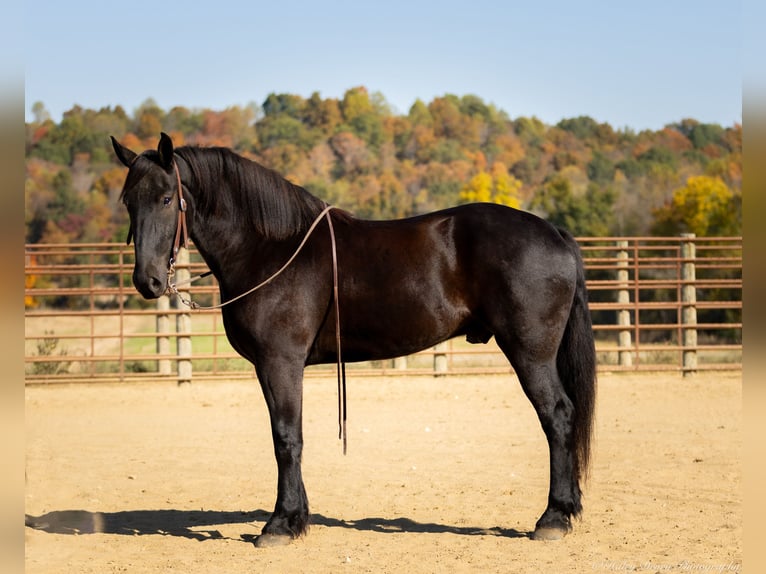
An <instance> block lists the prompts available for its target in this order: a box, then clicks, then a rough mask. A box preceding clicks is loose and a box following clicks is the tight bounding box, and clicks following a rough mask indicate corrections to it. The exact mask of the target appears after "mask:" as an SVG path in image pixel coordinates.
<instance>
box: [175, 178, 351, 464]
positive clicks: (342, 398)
mask: <svg viewBox="0 0 766 574" xmlns="http://www.w3.org/2000/svg"><path fill="white" fill-rule="evenodd" d="M174 165H175V171H176V178H177V179H178V200H179V201H178V204H179V210H178V226H177V227H176V236H175V241H174V243H173V255H172V257H171V258H170V262H169V265H168V288H167V290H166V294H168V295H169V294H174V295H175V296H176V297H178V300H179V301H181V302H182V303H183V304H184V305H186V306H187V307H189V308H190V309H194V310H200V309H205V310H210V309H221V308H222V307H225V306H226V305H229V304H231V303H234V301H238V300H239V299H242V298H243V297H245V296H247V295H250V294H251V293H253V292H254V291H257V290H258V289H260V288H261V287H263V286H264V285H267V284H268V283H270V282H271V281H273V280H274V279H276V278H277V276H279V275H280V274H281V273H282V272H283V271H284V270H285V269H287V267H288V266H289V265H290V263H292V262H293V260H294V259H295V258H296V257H297V256H298V253H300V251H301V249H303V246H304V245H306V242H307V241H308V239H309V237H310V236H311V234H312V233H313V231H314V229H316V227H317V225H319V222H320V221H322V218H323V217H327V225H328V227H329V228H330V242H331V244H332V286H333V302H334V304H335V344H336V347H337V354H338V368H337V371H338V439H340V440H342V441H343V454H344V455H345V454H346V447H347V442H348V441H347V433H346V363H344V362H343V360H342V356H341V346H342V345H341V339H340V305H339V304H338V250H337V246H336V243H335V228H334V227H333V225H332V217H330V210H332V209H333V207H332V206H331V205H328V206H326V207H325V208H324V209H323V210H322V212H321V213H320V214H319V215H318V216H317V218H316V219H315V220H314V222H313V223H312V224H311V227H309V229H308V231H307V232H306V235H305V236H304V237H303V241H301V243H300V245H298V248H297V249H296V250H295V252H294V253H293V254H292V256H291V257H290V259H288V260H287V262H286V263H285V264H284V265H282V267H280V268H279V270H278V271H277V272H276V273H274V274H273V275H272V276H271V277H269V278H268V279H266V280H265V281H262V282H261V283H259V284H258V285H256V286H255V287H253V288H252V289H250V290H249V291H245V292H244V293H241V294H240V295H237V296H236V297H234V298H233V299H229V300H228V301H224V302H223V303H220V304H218V305H210V306H201V305H198V304H197V303H195V302H194V301H192V300H191V299H187V298H185V297H184V296H182V295H181V294H180V293H179V292H178V285H183V284H186V283H191V282H193V281H196V280H197V279H201V278H203V277H207V276H208V275H210V274H211V273H212V271H208V272H206V273H202V274H200V275H197V276H196V277H193V278H192V279H189V280H187V281H182V282H180V283H172V282H170V279H171V278H172V277H173V276H174V275H175V263H176V257H177V256H178V249H179V248H180V246H181V236H182V235H183V246H184V247H188V242H189V234H188V231H187V228H186V201H185V200H184V198H183V191H182V188H181V174H180V173H179V171H178V165H177V164H174Z"/></svg>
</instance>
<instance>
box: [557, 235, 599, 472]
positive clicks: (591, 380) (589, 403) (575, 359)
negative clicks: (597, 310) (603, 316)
mask: <svg viewBox="0 0 766 574" xmlns="http://www.w3.org/2000/svg"><path fill="white" fill-rule="evenodd" d="M559 232H560V233H561V235H562V237H563V238H564V239H565V240H566V241H567V243H568V244H569V245H570V247H571V249H572V251H573V253H574V254H575V256H576V257H577V287H576V290H575V296H574V302H573V303H572V309H571V311H570V312H569V320H568V321H567V326H566V329H565V330H564V337H563V339H562V340H561V345H560V346H559V350H558V354H557V355H556V368H557V369H558V372H559V377H560V378H561V380H562V382H563V384H564V388H565V389H566V392H567V395H568V396H569V398H570V400H571V401H572V403H573V404H574V409H575V411H574V450H575V469H574V470H575V476H576V477H577V478H578V480H580V481H583V480H585V479H587V477H588V465H589V462H590V450H591V438H592V434H593V416H594V411H595V404H596V347H595V343H594V341H593V324H592V323H591V318H590V311H589V309H588V292H587V290H586V288H585V269H584V267H583V261H582V255H581V253H580V248H579V246H578V245H577V242H576V241H575V240H574V238H573V237H572V236H571V235H570V234H569V233H568V232H566V231H564V230H559Z"/></svg>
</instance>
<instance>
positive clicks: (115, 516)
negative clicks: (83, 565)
mask: <svg viewBox="0 0 766 574" xmlns="http://www.w3.org/2000/svg"><path fill="white" fill-rule="evenodd" d="M270 515H271V514H270V513H269V512H267V511H265V510H252V511H231V512H230V511H220V510H125V511H122V512H91V511H88V510H55V511H52V512H48V513H46V514H43V515H41V516H31V515H29V514H27V515H25V525H26V526H27V527H28V528H33V529H35V530H41V531H43V532H49V533H52V534H72V535H80V534H95V533H104V534H122V535H126V536H145V535H151V534H155V535H162V536H177V537H180V538H188V539H191V540H198V541H203V540H216V539H218V540H222V539H227V538H228V537H226V536H224V535H222V534H221V532H220V531H219V530H217V529H216V528H215V526H220V525H222V524H251V523H256V522H264V523H265V522H266V521H267V520H268V519H269V516H270ZM311 524H312V525H318V526H327V527H330V528H347V529H352V530H359V531H364V532H377V533H385V534H391V533H407V532H411V533H430V534H441V533H449V534H458V535H461V536H500V537H506V538H528V537H529V533H528V532H520V531H518V530H515V529H513V528H501V527H499V526H495V527H492V528H484V527H478V526H452V525H446V524H436V523H423V522H416V521H414V520H412V519H409V518H404V517H400V518H360V519H357V520H341V519H338V518H331V517H327V516H324V515H322V514H312V515H311ZM252 526H253V527H255V529H257V531H258V532H260V528H261V525H256V524H252ZM256 536H257V534H253V533H251V534H242V535H241V536H240V538H238V539H235V540H242V541H245V542H253V541H254V539H255V538H256ZM229 539H230V538H229Z"/></svg>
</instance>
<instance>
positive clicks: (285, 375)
mask: <svg viewBox="0 0 766 574" xmlns="http://www.w3.org/2000/svg"><path fill="white" fill-rule="evenodd" d="M256 370H257V373H258V380H259V381H260V383H261V388H262V389H263V395H264V397H265V399H266V403H267V405H268V407H269V415H270V417H271V435H272V438H273V441H274V454H275V456H276V459H277V467H278V473H279V476H278V480H277V503H276V506H275V507H274V513H273V514H272V515H271V518H270V519H269V521H268V522H267V523H266V526H264V527H263V533H262V534H261V536H259V537H258V538H257V539H256V546H259V547H262V546H276V545H283V544H288V543H289V542H290V541H291V540H293V539H294V538H297V537H299V536H301V535H302V534H304V533H305V532H306V530H307V529H308V523H309V503H308V498H307V497H306V490H305V488H304V486H303V476H302V473H301V454H302V452H303V429H302V408H303V364H302V363H298V362H297V361H285V360H280V361H277V360H263V361H261V362H259V363H258V365H257V368H256Z"/></svg>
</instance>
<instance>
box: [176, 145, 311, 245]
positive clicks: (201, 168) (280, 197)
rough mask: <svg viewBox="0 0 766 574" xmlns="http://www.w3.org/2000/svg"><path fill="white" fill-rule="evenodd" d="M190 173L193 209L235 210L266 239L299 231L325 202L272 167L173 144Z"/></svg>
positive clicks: (228, 152) (233, 155)
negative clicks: (194, 207)
mask: <svg viewBox="0 0 766 574" xmlns="http://www.w3.org/2000/svg"><path fill="white" fill-rule="evenodd" d="M175 152H176V154H177V155H178V156H179V157H180V158H181V159H182V160H183V161H185V162H186V163H187V164H188V166H189V168H190V169H191V172H192V177H193V180H194V185H193V192H192V195H193V197H194V201H195V205H196V209H197V210H199V211H204V212H206V213H211V214H215V213H218V212H222V211H223V212H226V211H230V212H231V213H234V214H239V216H240V217H241V218H242V224H244V225H250V226H252V227H253V229H254V230H255V232H256V233H258V234H259V235H262V236H263V237H265V238H267V239H274V240H280V239H287V238H288V237H292V236H294V235H296V234H298V233H301V232H302V231H304V230H305V229H306V228H307V227H308V226H310V225H311V223H312V222H313V220H314V218H316V216H317V215H318V214H319V213H320V212H321V211H322V209H323V208H324V207H325V203H324V202H323V201H322V200H321V199H319V198H317V197H315V196H313V195H311V194H310V193H309V192H308V191H306V190H305V189H304V188H302V187H300V186H299V185H295V184H293V183H291V182H289V181H288V180H286V179H285V178H284V177H282V176H281V175H279V174H278V173H277V172H276V171H274V170H271V169H269V168H267V167H264V166H262V165H260V164H259V163H256V162H254V161H251V160H249V159H247V158H244V157H242V156H240V155H238V154H236V153H234V152H233V151H231V150H230V149H228V148H221V147H210V148H200V147H191V146H184V147H180V148H176V150H175Z"/></svg>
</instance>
